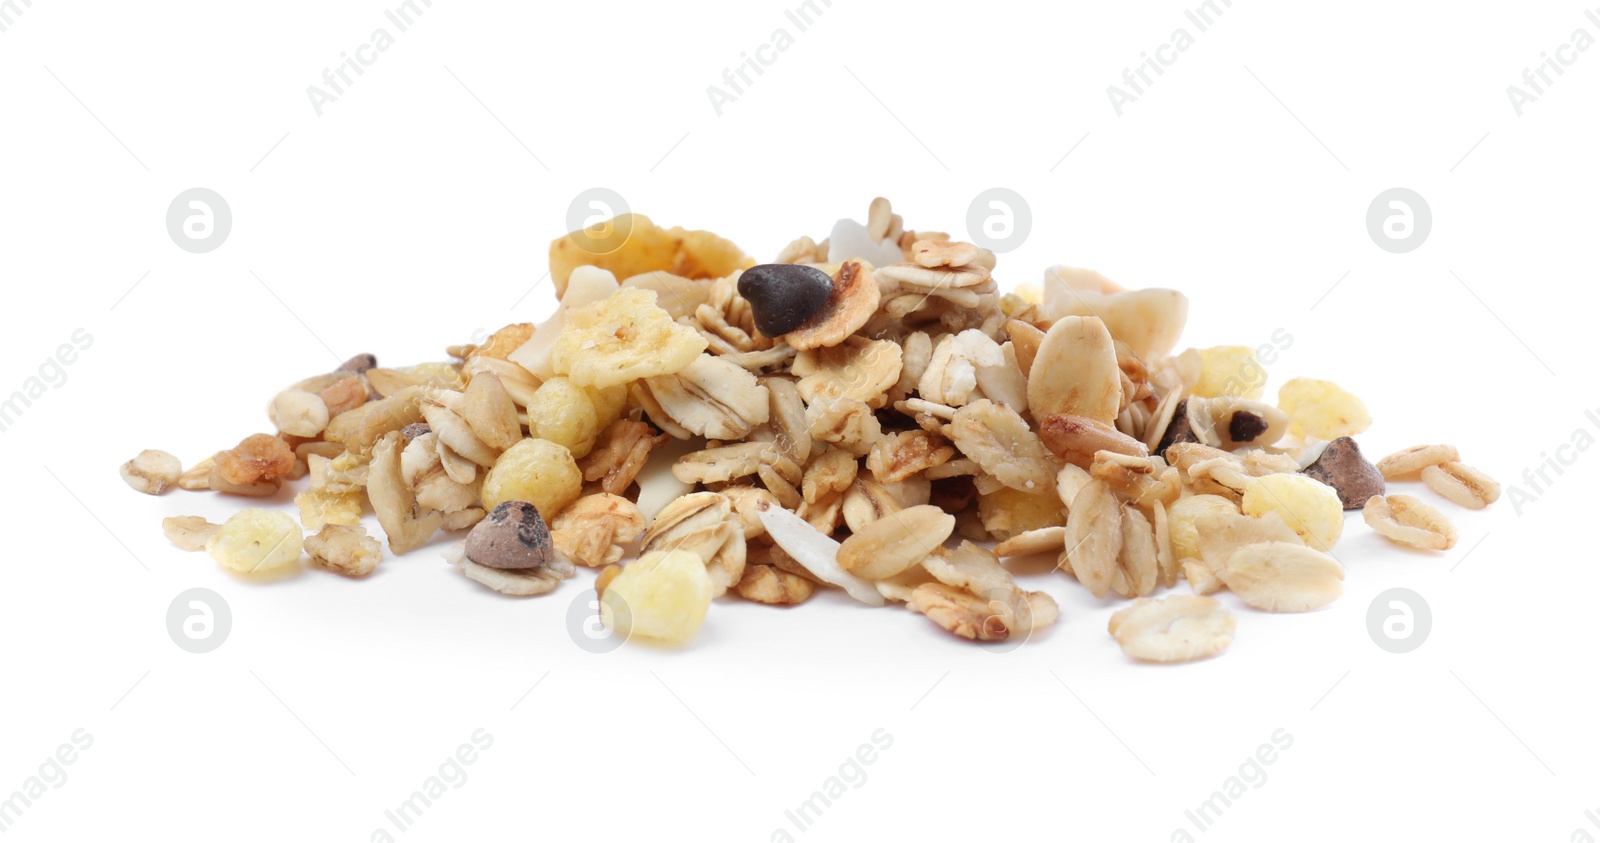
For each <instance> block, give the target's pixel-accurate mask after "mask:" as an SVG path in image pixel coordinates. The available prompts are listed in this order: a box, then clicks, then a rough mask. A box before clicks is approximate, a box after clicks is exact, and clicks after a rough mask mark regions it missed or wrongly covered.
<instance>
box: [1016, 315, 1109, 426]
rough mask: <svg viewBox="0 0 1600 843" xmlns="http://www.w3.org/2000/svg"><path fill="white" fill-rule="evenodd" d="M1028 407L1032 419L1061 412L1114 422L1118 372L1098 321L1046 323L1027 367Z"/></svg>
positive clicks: (1077, 319) (1088, 318) (1073, 319)
mask: <svg viewBox="0 0 1600 843" xmlns="http://www.w3.org/2000/svg"><path fill="white" fill-rule="evenodd" d="M1028 407H1029V408H1031V409H1032V411H1033V414H1034V417H1035V418H1043V417H1044V416H1048V415H1053V414H1056V413H1064V414H1068V415H1074V416H1083V417H1085V418H1089V419H1093V420H1094V421H1097V422H1100V423H1101V424H1104V425H1107V426H1110V425H1112V424H1114V423H1115V422H1116V420H1117V413H1118V412H1120V411H1121V409H1122V373H1121V370H1120V369H1119V368H1118V367H1117V351H1116V347H1115V346H1114V345H1113V343H1112V341H1111V334H1110V333H1109V332H1108V331H1106V326H1105V323H1104V322H1101V321H1100V320H1099V319H1097V318H1095V317H1093V316H1068V317H1065V318H1062V319H1060V320H1058V321H1057V322H1056V323H1055V324H1054V325H1052V326H1050V330H1049V331H1047V332H1046V333H1045V335H1044V339H1043V340H1042V341H1041V342H1040V343H1039V350H1038V353H1037V354H1036V355H1035V357H1034V359H1033V363H1032V365H1031V367H1030V369H1029V374H1028Z"/></svg>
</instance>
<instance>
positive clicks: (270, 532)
mask: <svg viewBox="0 0 1600 843" xmlns="http://www.w3.org/2000/svg"><path fill="white" fill-rule="evenodd" d="M304 541H305V537H304V536H303V535H302V534H301V532H300V525H299V524H296V523H294V519H293V518H290V517H289V516H288V515H286V514H284V513H282V512H274V511H272V510H266V509H246V510H242V511H240V512H236V513H234V514H233V515H232V516H231V517H230V518H228V520H227V521H225V522H223V524H222V527H221V528H220V529H218V530H217V531H216V532H215V533H213V534H212V536H211V538H210V539H208V540H207V541H206V552H207V553H209V554H211V558H213V559H215V560H217V562H218V563H219V564H221V565H222V567H224V568H227V569H229V570H232V571H238V572H239V573H241V574H258V573H265V572H267V571H272V570H275V569H277V568H282V567H284V566H286V565H292V564H294V563H295V562H296V561H298V560H299V559H300V551H301V549H302V547H303V543H304Z"/></svg>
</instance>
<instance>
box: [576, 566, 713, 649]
mask: <svg viewBox="0 0 1600 843" xmlns="http://www.w3.org/2000/svg"><path fill="white" fill-rule="evenodd" d="M711 591H712V586H711V578H710V577H709V576H708V575H707V574H706V566H705V563H704V562H702V561H701V560H700V557H698V556H696V555H694V554H693V553H689V552H688V551H683V550H672V551H656V552H654V553H646V554H645V555H644V556H641V557H639V558H638V559H637V560H635V561H633V562H629V563H628V564H627V565H625V566H623V568H622V573H620V574H618V575H617V576H616V577H615V578H614V579H612V580H611V582H610V583H609V584H608V585H607V586H606V588H605V592H604V593H603V594H601V595H600V620H601V622H602V623H604V624H605V625H606V628H608V629H610V630H612V631H613V632H615V633H616V634H619V635H623V636H626V637H629V638H631V637H633V636H635V635H637V636H640V637H641V638H651V639H655V640H657V641H663V642H666V643H669V644H682V643H684V642H685V641H688V640H689V639H690V638H693V637H694V634H695V633H696V632H698V631H699V630H700V624H701V623H702V622H704V621H705V617H706V611H707V610H708V609H710V608H711Z"/></svg>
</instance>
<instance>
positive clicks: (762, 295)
mask: <svg viewBox="0 0 1600 843" xmlns="http://www.w3.org/2000/svg"><path fill="white" fill-rule="evenodd" d="M831 292H833V279H832V278H829V277H828V274H827V273H825V272H823V271H822V270H820V269H815V268H813V267H809V266H801V265H800V264H791V263H764V264H761V265H760V266H752V267H750V268H749V269H747V270H745V271H744V274H742V275H740V276H739V295H741V296H744V297H745V299H746V300H748V301H749V302H750V311H751V314H752V315H753V316H754V317H755V322H756V330H758V331H760V332H761V333H762V334H763V335H765V336H769V337H781V336H783V335H784V334H787V333H789V332H790V331H793V330H794V329H796V328H798V327H800V326H801V325H802V324H804V323H805V321H806V319H807V318H808V317H810V316H811V314H813V313H815V312H817V308H819V307H822V305H823V304H824V303H825V302H827V300H828V294H829V293H831Z"/></svg>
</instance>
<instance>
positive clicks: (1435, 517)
mask: <svg viewBox="0 0 1600 843" xmlns="http://www.w3.org/2000/svg"><path fill="white" fill-rule="evenodd" d="M1361 517H1362V518H1363V519H1365V520H1366V522H1367V526H1369V527H1371V528H1372V529H1374V530H1376V531H1377V532H1378V533H1379V534H1381V535H1382V536H1383V537H1384V538H1387V539H1389V540H1390V541H1394V542H1397V543H1399V544H1403V545H1406V546H1408V547H1420V548H1422V549H1424V550H1449V549H1450V548H1452V547H1455V546H1456V541H1457V539H1458V538H1459V534H1457V533H1456V528H1455V525H1453V524H1451V523H1450V519H1448V518H1446V517H1445V515H1444V513H1442V512H1440V511H1439V510H1437V509H1435V508H1433V507H1432V506H1429V505H1428V504H1426V503H1424V502H1423V501H1421V500H1419V499H1418V498H1414V497H1412V496H1410V495H1389V496H1388V497H1384V496H1382V495H1374V496H1373V497H1371V498H1368V499H1367V504H1366V506H1364V507H1362V510H1361Z"/></svg>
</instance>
